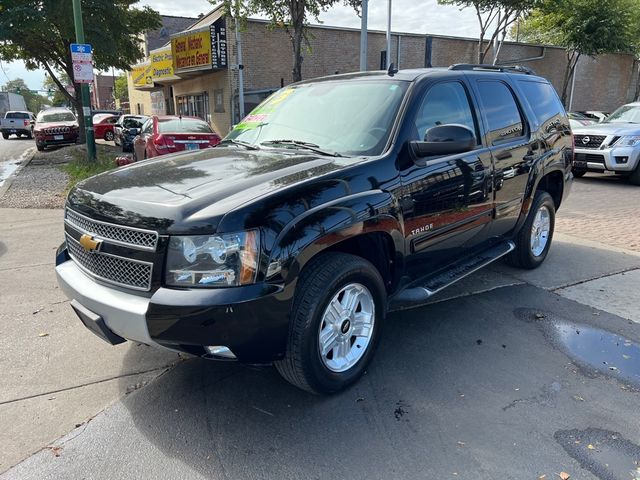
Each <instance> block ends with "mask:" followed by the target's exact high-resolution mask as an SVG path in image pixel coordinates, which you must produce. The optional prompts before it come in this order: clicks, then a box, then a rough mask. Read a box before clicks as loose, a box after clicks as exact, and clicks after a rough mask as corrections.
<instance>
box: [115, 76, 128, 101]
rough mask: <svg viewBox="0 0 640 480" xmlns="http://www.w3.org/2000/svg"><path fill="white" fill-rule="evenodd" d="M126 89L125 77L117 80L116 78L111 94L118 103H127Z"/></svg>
mask: <svg viewBox="0 0 640 480" xmlns="http://www.w3.org/2000/svg"><path fill="white" fill-rule="evenodd" d="M127 87H128V84H127V76H126V75H120V76H119V77H118V78H116V81H115V84H114V92H113V93H114V95H115V97H116V99H118V100H120V103H122V102H128V101H129V89H128V88H127Z"/></svg>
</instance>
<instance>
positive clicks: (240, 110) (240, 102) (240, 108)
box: [235, 7, 244, 122]
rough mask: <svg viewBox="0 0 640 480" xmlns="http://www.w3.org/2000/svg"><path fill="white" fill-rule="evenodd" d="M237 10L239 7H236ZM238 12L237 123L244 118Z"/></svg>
mask: <svg viewBox="0 0 640 480" xmlns="http://www.w3.org/2000/svg"><path fill="white" fill-rule="evenodd" d="M237 8H238V10H239V9H240V7H237ZM238 10H236V12H235V13H236V15H235V20H236V24H235V26H236V28H235V30H236V48H237V49H238V59H237V60H238V115H239V116H240V120H239V122H241V121H242V119H243V118H244V75H243V70H244V65H243V64H242V39H241V38H240V22H238Z"/></svg>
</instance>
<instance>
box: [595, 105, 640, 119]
mask: <svg viewBox="0 0 640 480" xmlns="http://www.w3.org/2000/svg"><path fill="white" fill-rule="evenodd" d="M602 123H640V105H623V106H621V107H620V108H618V109H617V110H616V111H615V112H613V113H612V114H611V115H609V116H608V117H607V118H606V119H605V120H603V121H602Z"/></svg>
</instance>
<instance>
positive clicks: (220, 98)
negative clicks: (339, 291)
mask: <svg viewBox="0 0 640 480" xmlns="http://www.w3.org/2000/svg"><path fill="white" fill-rule="evenodd" d="M213 98H214V99H215V103H214V107H213V109H214V110H213V111H214V112H216V113H224V90H223V89H222V88H221V89H219V90H214V91H213Z"/></svg>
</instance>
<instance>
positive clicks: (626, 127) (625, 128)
mask: <svg viewBox="0 0 640 480" xmlns="http://www.w3.org/2000/svg"><path fill="white" fill-rule="evenodd" d="M573 133H574V134H575V135H619V136H622V135H640V123H594V124H593V125H585V126H583V127H579V128H574V129H573Z"/></svg>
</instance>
